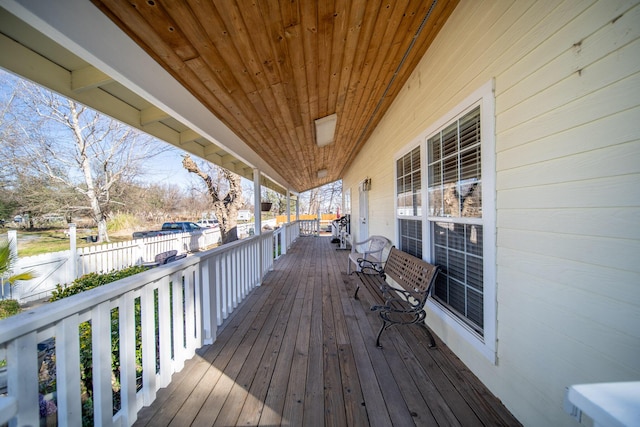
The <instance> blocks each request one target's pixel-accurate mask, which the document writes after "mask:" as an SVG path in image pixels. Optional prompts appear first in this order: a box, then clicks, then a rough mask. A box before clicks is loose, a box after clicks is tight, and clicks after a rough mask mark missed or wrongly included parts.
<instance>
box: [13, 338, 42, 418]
mask: <svg viewBox="0 0 640 427" xmlns="http://www.w3.org/2000/svg"><path fill="white" fill-rule="evenodd" d="M36 335H37V334H36V332H35V331H34V332H30V333H28V334H25V335H23V336H21V337H18V338H16V339H15V340H12V341H11V342H10V343H9V346H8V348H7V367H8V370H7V390H8V391H9V395H11V396H15V398H16V400H17V402H18V414H17V416H16V418H14V419H13V420H12V421H11V422H10V423H9V425H10V426H27V425H32V426H35V425H40V405H39V404H38V349H37V343H36Z"/></svg>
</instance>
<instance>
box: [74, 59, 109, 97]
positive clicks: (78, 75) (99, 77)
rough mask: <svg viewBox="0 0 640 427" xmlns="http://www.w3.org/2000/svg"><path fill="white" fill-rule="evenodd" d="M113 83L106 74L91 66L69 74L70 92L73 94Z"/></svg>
mask: <svg viewBox="0 0 640 427" xmlns="http://www.w3.org/2000/svg"><path fill="white" fill-rule="evenodd" d="M113 81H114V80H113V79H112V78H111V77H109V76H108V75H107V74H105V73H103V72H102V71H100V70H98V69H97V68H96V67H93V66H91V65H89V66H88V67H84V68H80V69H78V70H74V71H72V72H71V90H72V91H74V92H81V91H83V90H87V89H95V88H97V87H99V86H102V85H105V84H107V83H111V82H113Z"/></svg>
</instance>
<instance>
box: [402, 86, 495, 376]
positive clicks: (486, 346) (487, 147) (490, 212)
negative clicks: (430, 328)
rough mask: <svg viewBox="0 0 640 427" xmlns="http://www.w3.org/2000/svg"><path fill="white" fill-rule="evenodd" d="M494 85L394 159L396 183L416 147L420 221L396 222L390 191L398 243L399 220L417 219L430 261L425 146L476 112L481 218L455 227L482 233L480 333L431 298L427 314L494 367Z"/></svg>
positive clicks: (468, 99)
mask: <svg viewBox="0 0 640 427" xmlns="http://www.w3.org/2000/svg"><path fill="white" fill-rule="evenodd" d="M494 87H495V83H494V80H493V79H492V80H490V81H489V82H487V83H485V84H483V85H482V86H480V87H479V88H478V89H476V90H475V91H474V92H472V93H471V94H470V95H469V96H467V97H466V98H465V99H464V100H463V101H461V102H460V103H458V105H456V106H455V107H454V108H452V109H451V110H450V111H449V112H447V113H446V114H445V115H443V116H442V117H441V118H440V119H438V120H437V121H436V122H434V123H433V124H432V125H431V126H429V127H428V128H427V129H425V131H424V132H422V133H421V134H420V136H419V138H418V139H417V140H414V141H412V143H411V144H408V145H407V146H405V147H403V149H402V150H400V151H399V152H398V153H397V154H396V156H395V159H394V169H395V177H396V178H397V160H398V159H400V158H402V157H403V156H405V155H406V154H408V153H410V152H411V151H412V150H413V149H415V148H416V146H417V145H418V143H419V145H420V163H421V165H420V167H421V174H422V175H421V186H422V187H421V192H422V214H421V215H420V216H400V215H398V206H397V200H398V198H397V185H395V186H394V187H395V188H396V189H394V193H395V199H394V200H395V201H394V205H395V206H394V217H395V224H396V236H398V237H399V232H400V230H399V228H400V225H399V220H400V219H417V220H420V221H421V222H422V245H423V246H422V253H423V258H424V259H426V260H428V261H433V257H434V246H433V242H432V239H431V222H432V221H433V218H434V217H431V218H432V219H431V220H430V219H429V218H430V217H429V206H430V200H429V198H428V197H429V194H428V193H429V191H428V185H429V183H428V175H429V170H428V168H429V158H428V147H427V140H428V139H429V138H431V137H432V136H433V135H434V134H435V133H437V132H438V131H440V130H442V129H444V128H445V127H447V126H448V125H450V124H451V123H452V122H453V121H455V120H457V119H459V118H460V117H462V116H463V115H464V114H466V113H468V112H469V111H471V110H472V109H474V108H476V107H477V106H480V123H481V129H480V135H481V136H480V139H481V156H482V158H481V167H482V175H481V180H482V218H468V219H467V218H458V219H456V222H459V223H470V224H481V225H482V227H483V261H482V263H483V265H482V268H483V302H482V304H483V323H484V327H483V334H480V333H478V332H477V331H476V330H475V329H474V328H473V327H472V326H470V325H469V324H468V323H467V322H466V321H465V320H463V319H462V318H460V317H458V316H457V315H456V314H455V313H454V312H453V311H451V309H449V308H448V307H446V306H445V305H444V304H442V303H440V302H438V301H437V300H435V299H434V298H429V300H428V301H427V308H428V309H429V310H430V311H431V313H433V315H435V316H437V317H438V318H439V319H440V320H441V321H442V323H443V324H444V325H445V326H446V327H448V328H451V329H452V330H454V331H455V332H456V333H457V334H458V335H459V336H460V337H461V338H462V339H463V340H464V341H466V342H467V343H469V344H470V345H471V346H472V347H473V348H474V349H476V350H477V351H478V352H479V353H480V354H482V355H483V356H484V357H486V358H487V359H488V360H489V361H490V362H491V363H493V364H495V363H497V355H496V350H497V345H496V341H497V298H496V295H497V293H496V286H497V285H496V247H497V246H496V151H495V140H496V137H495V95H494V91H495V89H494Z"/></svg>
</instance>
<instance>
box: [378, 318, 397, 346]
mask: <svg viewBox="0 0 640 427" xmlns="http://www.w3.org/2000/svg"><path fill="white" fill-rule="evenodd" d="M392 324H393V323H389V322H387V321H386V320H384V319H383V320H382V326H381V327H380V331H379V332H378V337H377V338H376V347H378V348H382V346H381V345H380V336H381V335H382V333H383V332H384V331H385V330H386V329H387V328H388V327H389V326H391V325H392Z"/></svg>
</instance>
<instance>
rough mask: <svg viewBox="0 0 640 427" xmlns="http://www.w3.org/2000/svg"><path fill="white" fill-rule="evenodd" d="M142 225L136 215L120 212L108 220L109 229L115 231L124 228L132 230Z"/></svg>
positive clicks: (111, 231)
mask: <svg viewBox="0 0 640 427" xmlns="http://www.w3.org/2000/svg"><path fill="white" fill-rule="evenodd" d="M139 225H140V220H139V219H138V218H136V217H135V216H134V215H131V214H125V213H120V214H117V215H115V216H114V217H113V218H110V219H109V221H107V230H108V231H109V232H110V233H115V232H118V231H122V230H132V229H135V228H136V227H137V226H139Z"/></svg>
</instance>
